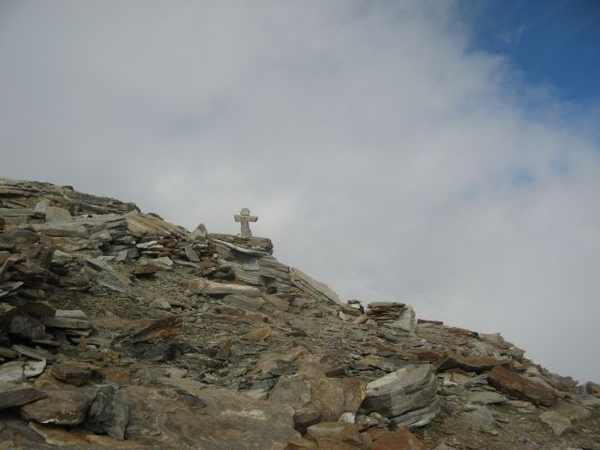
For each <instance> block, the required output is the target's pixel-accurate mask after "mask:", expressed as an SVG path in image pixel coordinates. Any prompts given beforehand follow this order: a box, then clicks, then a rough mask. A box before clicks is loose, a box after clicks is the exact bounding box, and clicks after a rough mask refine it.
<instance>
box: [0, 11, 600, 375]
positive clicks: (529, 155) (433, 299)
mask: <svg viewBox="0 0 600 450" xmlns="http://www.w3.org/2000/svg"><path fill="white" fill-rule="evenodd" d="M398 3H400V4H398ZM459 5H460V2H442V3H440V2H428V1H405V2H383V1H382V2H346V1H328V2H309V3H305V2H294V1H292V2H278V1H257V2H244V1H237V2H235V1H232V2H220V1H203V2H186V1H178V2H151V1H144V2H137V1H129V2H95V3H91V2H78V1H56V2H30V1H12V2H10V1H9V2H4V3H3V4H2V6H0V62H1V64H2V67H3V70H2V71H0V98H2V101H1V102H0V152H1V155H2V158H1V159H2V163H1V165H0V167H1V169H0V172H2V175H3V176H7V177H10V178H16V179H35V180H41V181H50V182H53V183H57V184H71V185H73V186H74V187H75V188H76V189H78V190H82V191H87V192H90V193H94V194H98V195H107V196H113V197H117V198H119V199H122V200H130V201H135V202H136V203H138V205H139V206H140V207H141V208H142V209H143V210H145V211H152V212H157V213H159V214H160V215H161V216H163V217H164V218H165V219H167V220H170V221H172V222H175V223H178V224H181V225H183V226H186V227H187V228H189V229H193V228H194V227H195V226H196V225H197V224H198V223H200V222H203V223H205V224H206V226H207V228H208V229H209V231H215V232H217V231H218V232H231V233H236V232H238V229H237V226H238V225H237V224H235V222H234V221H233V214H234V213H236V212H238V211H239V209H240V208H241V207H249V208H250V209H251V211H252V213H253V214H256V215H258V216H259V221H258V222H257V223H256V224H253V225H252V228H253V231H254V233H255V234H256V235H262V236H267V237H270V238H271V239H273V241H274V244H275V254H276V256H277V257H278V258H279V259H280V260H281V261H283V262H286V263H288V264H291V265H295V266H297V267H299V268H301V269H302V270H304V271H306V272H308V273H310V274H311V275H312V276H314V277H315V278H317V279H320V280H322V281H324V282H326V283H328V284H329V285H330V286H331V287H332V288H334V289H335V290H336V291H337V292H338V293H340V295H341V296H342V297H343V298H346V299H349V298H358V299H361V300H362V301H363V302H370V301H400V302H409V303H412V304H413V305H414V306H415V309H416V311H417V314H418V315H419V316H420V317H424V318H431V319H441V320H444V321H446V323H449V324H452V325H457V326H464V327H468V328H472V329H475V330H478V331H483V332H498V331H499V332H502V333H503V335H504V336H505V337H506V338H507V339H509V340H511V341H513V342H514V343H515V344H517V345H518V346H520V347H523V348H525V349H526V350H527V351H528V356H529V357H531V358H532V359H534V360H536V361H537V362H540V363H541V364H543V365H545V366H547V367H548V368H549V369H551V370H553V371H556V372H559V373H562V374H565V375H573V376H575V377H578V378H580V379H581V381H584V380H586V379H594V380H596V381H600V362H599V361H598V360H597V358H594V357H593V355H590V354H589V353H586V352H585V351H583V350H584V349H586V348H587V347H588V346H589V345H593V344H594V343H596V342H598V341H600V331H599V328H598V326H597V318H598V317H600V302H598V295H599V292H600V289H599V288H600V281H599V278H598V276H597V268H598V267H600V202H599V201H598V200H599V193H600V157H599V153H600V150H599V149H600V145H599V136H598V135H597V134H594V132H593V130H591V128H590V127H589V123H593V120H592V119H593V117H592V116H590V115H589V108H588V110H586V111H585V112H582V111H579V110H578V108H577V105H564V104H561V103H559V102H558V101H557V100H555V99H554V98H553V97H552V95H551V92H550V93H548V92H547V91H546V90H545V89H544V87H540V86H527V85H525V84H523V82H522V81H521V80H520V78H519V76H518V73H517V72H516V71H515V69H514V68H513V67H511V65H510V61H509V60H507V59H506V58H503V57H501V56H499V55H492V54H487V53H484V52H475V51H472V50H468V49H469V48H472V46H471V45H470V44H471V43H472V42H471V40H472V39H473V36H472V35H471V34H470V31H469V28H468V27H467V26H466V25H465V23H464V22H463V21H462V20H461V17H460V15H459V14H458V11H459V10H460V8H458V6H459ZM598 111H600V108H598ZM567 112H568V114H567ZM596 117H597V116H596ZM580 349H581V350H582V351H580ZM594 359H595V360H594Z"/></svg>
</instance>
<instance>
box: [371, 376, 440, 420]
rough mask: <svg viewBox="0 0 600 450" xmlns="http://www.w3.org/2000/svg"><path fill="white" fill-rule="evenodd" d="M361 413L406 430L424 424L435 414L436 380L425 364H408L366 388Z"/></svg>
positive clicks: (437, 406)
mask: <svg viewBox="0 0 600 450" xmlns="http://www.w3.org/2000/svg"><path fill="white" fill-rule="evenodd" d="M362 409H363V410H365V411H366V412H367V413H369V412H372V411H375V412H377V413H379V414H381V415H382V416H384V417H387V418H388V419H389V420H390V422H391V423H392V424H393V425H397V426H405V427H407V428H411V427H417V426H423V425H426V424H428V423H429V422H430V421H431V420H432V419H433V418H434V417H435V416H436V414H437V412H438V410H439V399H438V397H437V380H436V377H435V375H434V374H433V371H432V367H431V366H430V365H429V364H411V365H408V366H405V367H402V368H400V369H398V370H396V371H394V372H392V373H390V374H388V375H386V376H384V377H382V378H379V379H377V380H375V381H372V382H370V383H369V384H367V390H366V398H365V400H364V402H363V404H362Z"/></svg>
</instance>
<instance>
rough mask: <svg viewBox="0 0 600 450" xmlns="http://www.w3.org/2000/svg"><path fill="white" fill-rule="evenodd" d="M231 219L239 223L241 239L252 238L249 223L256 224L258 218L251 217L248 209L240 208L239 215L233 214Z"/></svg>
mask: <svg viewBox="0 0 600 450" xmlns="http://www.w3.org/2000/svg"><path fill="white" fill-rule="evenodd" d="M233 218H234V219H235V221H236V222H240V225H241V226H242V237H243V238H250V237H252V231H250V222H256V221H257V220H258V217H256V216H251V215H250V210H249V209H248V208H242V210H241V211H240V213H239V214H235V215H234V216H233Z"/></svg>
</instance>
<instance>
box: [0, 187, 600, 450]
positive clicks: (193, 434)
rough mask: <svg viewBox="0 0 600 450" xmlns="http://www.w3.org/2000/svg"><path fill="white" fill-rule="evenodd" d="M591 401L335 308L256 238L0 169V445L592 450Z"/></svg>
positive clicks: (330, 296) (377, 313) (476, 339)
mask: <svg viewBox="0 0 600 450" xmlns="http://www.w3.org/2000/svg"><path fill="white" fill-rule="evenodd" d="M391 300H394V299H391ZM599 412H600V386H599V385H597V384H595V383H592V382H588V383H586V384H584V385H579V384H578V383H577V382H576V381H574V380H572V379H571V378H569V377H562V376H559V375H556V374H553V373H550V372H548V371H547V370H546V369H544V368H543V367H540V366H539V365H536V364H535V363H533V362H532V361H530V360H528V359H527V358H525V356H524V351H523V350H521V349H519V348H516V347H515V346H514V345H512V344H511V343H509V342H507V341H506V340H505V339H504V338H503V337H502V336H501V335H500V334H483V333H477V332H474V331H470V330H465V329H461V328H456V327H451V326H447V325H445V324H443V323H442V322H439V321H431V320H420V319H416V315H415V311H414V310H413V309H412V308H411V307H410V306H409V305H406V304H404V303H401V302H393V301H392V302H385V303H383V302H382V303H371V304H370V305H362V304H361V302H360V301H358V300H349V301H347V302H342V301H341V300H340V299H339V297H338V296H337V295H336V294H335V292H333V291H331V290H330V289H329V288H328V287H327V286H326V285H324V284H323V283H320V282H318V281H316V280H314V279H313V278H311V277H310V276H308V275H307V274H305V273H303V272H302V271H300V270H298V269H295V268H292V267H289V266H286V265H285V264H282V263H280V262H279V261H278V260H277V259H276V258H275V257H274V256H273V245H272V243H271V241H270V240H269V239H266V238H257V237H240V236H232V235H225V234H212V233H207V232H206V229H205V227H204V226H199V227H198V228H197V229H196V230H194V231H193V232H189V231H187V230H185V229H183V228H181V227H178V226H175V225H173V224H171V223H168V222H166V221H164V220H163V219H162V218H160V217H159V216H157V215H155V214H145V213H142V212H141V211H140V210H139V208H137V207H136V206H135V205H134V204H132V203H124V202H120V201H118V200H114V199H110V198H104V197H97V196H93V195H88V194H82V193H79V192H77V191H75V190H74V189H73V188H71V187H69V186H62V187H61V186H55V185H51V184H49V183H39V182H27V181H14V180H9V179H5V178H0V449H50V448H55V447H57V446H69V447H70V448H73V449H106V448H116V449H120V448H148V449H159V448H160V449H163V448H173V449H186V448H187V449H288V450H293V449H374V450H385V449H405V448H406V449H408V448H411V449H437V450H444V449H445V450H448V449H477V448H486V449H492V450H493V449H514V448H523V449H534V448H546V449H575V448H580V449H590V450H592V449H596V450H597V449H600V444H598V442H600V414H599Z"/></svg>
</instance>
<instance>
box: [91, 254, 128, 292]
mask: <svg viewBox="0 0 600 450" xmlns="http://www.w3.org/2000/svg"><path fill="white" fill-rule="evenodd" d="M85 267H86V268H87V269H88V272H89V273H90V275H91V276H92V277H93V278H94V279H95V280H96V282H97V283H98V284H99V285H101V286H104V287H106V288H108V289H111V290H113V291H116V292H120V293H125V292H127V291H128V290H129V288H130V287H131V281H130V280H129V279H128V278H126V277H124V276H123V275H121V274H119V273H118V272H117V271H116V270H114V269H113V268H112V267H110V265H109V264H108V263H107V262H106V261H102V260H99V259H86V260H85Z"/></svg>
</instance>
